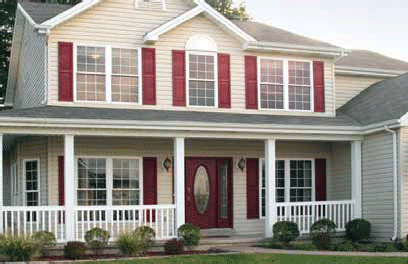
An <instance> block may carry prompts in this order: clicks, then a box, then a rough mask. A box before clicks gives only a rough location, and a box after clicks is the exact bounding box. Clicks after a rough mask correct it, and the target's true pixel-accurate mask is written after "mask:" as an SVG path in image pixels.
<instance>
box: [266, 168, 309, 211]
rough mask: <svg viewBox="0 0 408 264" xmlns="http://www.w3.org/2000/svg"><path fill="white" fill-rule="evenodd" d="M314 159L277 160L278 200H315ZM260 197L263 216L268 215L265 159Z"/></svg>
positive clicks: (276, 184)
mask: <svg viewBox="0 0 408 264" xmlns="http://www.w3.org/2000/svg"><path fill="white" fill-rule="evenodd" d="M313 168H314V162H313V160H277V161H276V163H275V173H276V174H275V175H276V181H275V187H276V202H277V203H282V202H309V201H313V200H314V188H315V187H314V174H313V171H314V169H313ZM260 169H261V173H260V176H261V177H260V180H259V187H260V192H259V195H260V197H259V199H260V203H259V204H260V207H261V208H260V209H261V210H260V212H261V216H262V217H265V215H266V184H265V182H266V173H265V160H261V166H260Z"/></svg>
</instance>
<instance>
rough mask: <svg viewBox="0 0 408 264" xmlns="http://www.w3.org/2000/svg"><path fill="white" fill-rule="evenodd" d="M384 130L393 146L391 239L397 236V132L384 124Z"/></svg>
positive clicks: (393, 239)
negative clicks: (392, 220)
mask: <svg viewBox="0 0 408 264" xmlns="http://www.w3.org/2000/svg"><path fill="white" fill-rule="evenodd" d="M384 130H385V131H387V132H390V133H391V134H392V140H393V144H392V145H393V146H392V147H393V148H392V159H393V181H394V236H393V237H392V241H395V240H396V239H397V238H398V175H397V174H398V173H397V169H398V164H397V132H395V131H394V130H391V129H389V128H388V127H387V126H384Z"/></svg>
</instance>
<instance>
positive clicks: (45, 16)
mask: <svg viewBox="0 0 408 264" xmlns="http://www.w3.org/2000/svg"><path fill="white" fill-rule="evenodd" d="M20 5H21V6H22V7H23V8H24V10H25V11H26V12H27V13H28V14H29V15H30V17H31V18H32V19H33V20H34V21H35V23H37V24H41V23H43V22H45V21H47V20H49V19H51V18H53V17H55V16H57V15H58V14H60V13H62V12H64V11H66V10H68V9H70V8H72V5H64V4H48V3H32V2H23V3H20Z"/></svg>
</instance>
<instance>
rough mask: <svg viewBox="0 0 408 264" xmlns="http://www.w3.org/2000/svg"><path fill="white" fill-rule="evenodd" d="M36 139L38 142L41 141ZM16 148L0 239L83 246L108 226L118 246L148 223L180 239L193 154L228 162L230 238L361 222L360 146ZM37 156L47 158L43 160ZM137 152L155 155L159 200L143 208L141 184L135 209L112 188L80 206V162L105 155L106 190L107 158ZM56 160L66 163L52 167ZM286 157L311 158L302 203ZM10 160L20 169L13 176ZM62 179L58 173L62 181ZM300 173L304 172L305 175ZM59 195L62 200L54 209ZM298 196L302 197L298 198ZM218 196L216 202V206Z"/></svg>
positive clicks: (27, 143) (128, 141)
mask: <svg viewBox="0 0 408 264" xmlns="http://www.w3.org/2000/svg"><path fill="white" fill-rule="evenodd" d="M43 140H44V141H43ZM8 141H9V139H6V142H8ZM1 142H3V140H2V141H1ZM33 142H37V143H38V145H37V143H35V144H34V143H33ZM2 144H3V143H2ZM16 144H17V146H16V147H14V148H13V147H11V148H10V149H9V150H7V151H6V152H5V153H6V155H4V159H1V160H2V161H3V162H2V164H1V165H2V166H3V168H4V169H2V170H0V171H2V172H3V173H4V177H3V178H4V179H0V180H2V181H3V182H4V185H3V186H4V188H3V190H2V192H3V193H2V194H1V195H0V196H1V197H2V198H3V197H4V199H3V200H2V201H1V204H2V205H3V206H0V232H3V233H6V232H10V233H12V234H18V233H26V234H31V233H33V232H35V231H39V230H47V231H50V232H53V233H54V234H55V235H56V237H57V239H58V242H60V243H64V242H66V241H72V240H83V238H84V235H85V233H86V232H87V231H88V230H89V229H91V228H93V227H100V228H103V229H106V230H108V231H109V232H110V234H111V239H112V241H114V240H115V239H116V238H117V236H118V235H119V234H121V233H123V232H126V231H129V230H134V229H135V228H137V227H138V226H141V225H148V226H150V227H152V228H153V229H154V230H155V231H156V239H158V240H166V239H170V238H174V237H176V236H177V232H176V230H177V227H179V226H180V225H182V224H183V223H184V222H185V221H186V216H187V215H188V214H191V212H190V211H189V210H190V209H188V208H189V207H188V206H186V203H188V202H189V201H186V192H188V183H187V182H186V177H188V176H186V175H188V170H189V168H188V167H187V166H186V160H188V159H191V157H202V158H210V159H215V157H225V158H230V159H231V160H232V162H231V165H230V168H229V170H231V174H230V177H231V192H232V193H231V195H232V197H231V199H227V200H228V203H229V204H230V205H231V206H230V207H228V206H227V207H224V209H226V210H228V211H229V214H230V215H231V225H230V226H228V228H230V229H231V230H232V234H234V235H263V236H266V237H271V236H272V225H273V224H274V223H275V222H276V221H283V220H285V221H293V222H296V223H297V224H298V226H299V230H300V232H301V233H302V234H306V233H308V232H309V229H310V226H311V225H312V224H313V223H314V222H315V221H317V220H319V219H322V218H329V219H331V220H333V221H334V222H335V223H336V224H337V226H338V231H344V230H345V224H346V223H347V222H348V221H350V220H352V219H355V218H359V217H361V206H360V204H361V185H360V184H359V182H360V183H361V159H360V158H359V157H361V142H360V141H341V142H340V141H339V142H336V141H310V140H308V141H301V140H292V141H290V140H270V139H269V140H237V139H231V140H221V139H200V138H174V139H168V138H161V139H156V138H115V137H106V138H104V137H86V136H76V137H74V136H72V135H65V136H63V137H61V136H49V137H40V136H35V137H23V136H20V137H17V143H16ZM43 145H45V146H43ZM10 146H13V144H11V145H10ZM43 151H44V152H45V154H44V155H43V154H41V153H42V152H43ZM42 155H43V156H42ZM133 156H137V157H141V158H140V162H142V161H143V157H155V158H156V159H157V162H156V163H157V164H156V165H157V167H156V170H157V175H156V177H157V186H156V190H157V193H156V200H155V201H154V203H155V204H146V203H147V200H148V199H150V198H146V193H147V191H146V193H143V188H141V189H140V190H139V193H138V195H139V196H140V199H139V200H138V202H137V203H138V204H133V205H130V204H126V203H124V204H121V205H114V203H113V200H114V194H112V193H109V191H107V192H106V194H105V196H106V197H105V198H104V199H105V200H106V201H105V200H104V201H105V202H96V204H93V202H91V201H90V200H89V201H86V203H87V204H86V205H84V204H83V203H82V204H81V202H79V200H78V195H79V194H78V191H79V189H78V188H79V185H78V184H79V183H78V159H79V158H82V159H85V158H86V157H92V158H100V159H105V160H106V165H105V166H106V167H105V169H106V170H105V172H104V177H106V185H107V186H106V187H105V188H106V189H107V190H111V191H112V190H113V189H114V187H113V183H112V181H111V180H109V179H112V173H113V172H112V171H113V168H112V162H113V161H112V160H114V159H116V158H119V157H122V158H123V157H126V158H128V157H133ZM212 157H213V158H212ZM61 158H62V160H63V167H60V166H59V164H58V161H59V159H61ZM167 158H170V160H171V167H170V168H169V169H166V168H164V167H163V163H164V161H165V160H166V159H167ZM36 159H37V160H38V161H39V162H38V183H39V187H38V197H41V199H38V204H36V205H32V204H31V205H30V206H29V204H28V196H27V195H28V193H29V191H28V189H27V175H26V174H27V170H26V168H25V167H24V165H25V163H24V162H25V161H27V160H36ZM250 159H252V160H258V161H259V174H258V177H259V186H258V192H259V201H258V204H259V212H258V214H259V215H258V217H255V218H254V217H248V207H249V206H248V204H249V201H248V193H249V190H248V177H249V176H248V175H249V173H248V172H249V170H250V169H251V168H249V167H248V166H249V165H248V164H249V163H248V160H250ZM316 159H324V160H326V161H327V167H326V168H325V171H327V177H326V181H325V183H324V184H325V186H324V191H325V195H324V199H323V198H321V197H320V198H319V197H317V196H316V189H319V187H317V186H316V185H317V184H319V182H318V181H316V173H317V172H315V169H316V168H315V167H314V166H315V165H314V163H315V160H316ZM43 160H44V161H43ZM241 160H244V161H245V162H246V164H245V167H244V168H240V167H239V166H238V163H239V161H241ZM279 161H286V164H287V171H288V173H287V175H286V177H285V178H286V185H285V186H286V187H285V188H286V189H285V190H284V192H285V198H282V197H278V196H280V194H279V189H282V186H280V185H279V184H278V178H279V171H278V169H279V165H278V162H279ZM291 161H310V164H313V165H312V166H311V167H310V170H311V171H312V173H311V174H310V180H311V185H310V188H309V189H310V190H306V189H308V188H306V187H308V185H307V184H306V185H304V186H303V187H305V186H306V187H305V188H304V189H305V190H304V192H302V193H303V194H302V195H303V196H302V197H303V198H299V197H298V196H299V195H297V197H298V198H294V197H292V196H293V195H292V194H291V188H289V186H291V182H290V177H291V176H290V173H291V169H290V168H289V166H290V162H291ZM15 164H17V167H19V168H18V169H17V168H16V169H15V171H14V172H13V169H12V168H13V166H14V165H15ZM263 164H265V165H263ZM263 166H264V167H263ZM44 167H45V168H44ZM61 168H62V171H61ZM263 168H264V169H263ZM252 169H253V168H252ZM263 170H264V171H265V172H263ZM61 173H62V174H63V175H64V177H62V178H61ZM140 173H141V174H142V175H147V174H146V173H147V172H145V171H143V169H140ZM302 173H304V175H307V173H305V172H302ZM13 174H15V176H13ZM95 174H97V173H95ZM109 175H110V176H109ZM142 175H140V177H141V178H140V185H141V186H143V180H142V179H143V177H142ZM217 175H218V174H217ZM302 175H303V174H302ZM146 177H147V176H146ZM217 177H219V176H216V179H218V178H217ZM305 177H307V176H305ZM12 179H18V180H17V181H18V182H20V184H15V183H13V180H12ZM61 179H62V180H63V186H64V187H65V188H64V189H63V193H61V192H60V191H61V189H60V185H61ZM146 180H147V178H146ZM109 181H111V182H109ZM302 181H303V179H302ZM263 182H264V183H263ZM272 183H274V184H272ZM292 187H293V186H292ZM14 188H15V189H17V195H16V193H15V192H14V191H13V189H14ZM217 188H218V187H217ZM219 189H221V187H220V188H219ZM320 189H321V188H320ZM62 197H63V198H64V199H63V202H64V204H61V203H60V201H61V198H62ZM88 198H89V197H88ZM282 199H283V200H282ZM301 199H304V200H305V201H299V200H301ZM319 199H320V200H319ZM102 200H103V199H102ZM153 200H154V199H153ZM221 200H222V199H221V198H220V201H219V202H221ZM294 200H296V201H294ZM101 203H105V204H101ZM217 203H218V201H217ZM263 203H264V205H263ZM59 204H60V205H59ZM221 207H222V205H220V206H219V207H216V210H217V214H218V211H219V209H220V208H221Z"/></svg>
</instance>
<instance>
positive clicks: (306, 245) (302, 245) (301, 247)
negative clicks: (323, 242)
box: [294, 243, 318, 251]
mask: <svg viewBox="0 0 408 264" xmlns="http://www.w3.org/2000/svg"><path fill="white" fill-rule="evenodd" d="M294 247H295V249H297V250H306V251H313V250H317V249H318V248H317V247H316V245H314V244H311V243H299V244H297V243H296V244H295V245H294Z"/></svg>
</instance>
